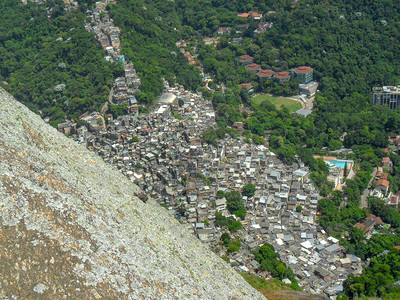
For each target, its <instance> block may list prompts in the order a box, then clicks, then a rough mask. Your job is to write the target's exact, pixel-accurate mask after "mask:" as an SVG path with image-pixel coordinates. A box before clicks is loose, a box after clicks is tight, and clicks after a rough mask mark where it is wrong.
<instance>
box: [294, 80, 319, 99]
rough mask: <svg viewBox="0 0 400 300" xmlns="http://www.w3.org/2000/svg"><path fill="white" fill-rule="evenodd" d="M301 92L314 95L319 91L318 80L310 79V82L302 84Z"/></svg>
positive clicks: (300, 86)
mask: <svg viewBox="0 0 400 300" xmlns="http://www.w3.org/2000/svg"><path fill="white" fill-rule="evenodd" d="M299 88H300V93H301V94H304V95H307V96H312V95H314V94H315V93H316V92H317V89H318V82H316V81H310V82H309V83H306V84H300V85H299Z"/></svg>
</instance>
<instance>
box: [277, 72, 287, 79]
mask: <svg viewBox="0 0 400 300" xmlns="http://www.w3.org/2000/svg"><path fill="white" fill-rule="evenodd" d="M274 77H275V78H278V79H285V78H289V77H290V74H289V72H278V73H275V75H274Z"/></svg>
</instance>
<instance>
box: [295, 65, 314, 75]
mask: <svg viewBox="0 0 400 300" xmlns="http://www.w3.org/2000/svg"><path fill="white" fill-rule="evenodd" d="M312 70H313V69H312V68H311V67H308V66H302V67H298V68H296V69H295V70H294V72H295V73H296V74H307V73H309V72H311V71H312Z"/></svg>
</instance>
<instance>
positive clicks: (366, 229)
mask: <svg viewBox="0 0 400 300" xmlns="http://www.w3.org/2000/svg"><path fill="white" fill-rule="evenodd" d="M354 227H356V228H358V229H361V230H363V231H368V230H369V228H368V227H367V226H365V225H364V224H361V223H356V224H354Z"/></svg>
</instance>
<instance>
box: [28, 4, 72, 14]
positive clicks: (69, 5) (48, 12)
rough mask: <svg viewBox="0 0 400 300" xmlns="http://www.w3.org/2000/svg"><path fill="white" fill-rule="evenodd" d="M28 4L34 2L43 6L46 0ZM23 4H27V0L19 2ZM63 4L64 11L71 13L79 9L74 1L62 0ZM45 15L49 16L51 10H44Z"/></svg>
mask: <svg viewBox="0 0 400 300" xmlns="http://www.w3.org/2000/svg"><path fill="white" fill-rule="evenodd" d="M29 1H30V2H34V3H37V4H45V3H46V2H47V0H29ZM21 2H22V3H23V4H27V3H28V0H21ZM63 2H64V10H66V11H71V10H74V9H77V8H78V7H79V4H78V1H76V0H63ZM46 11H47V14H48V15H50V13H51V9H46Z"/></svg>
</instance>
